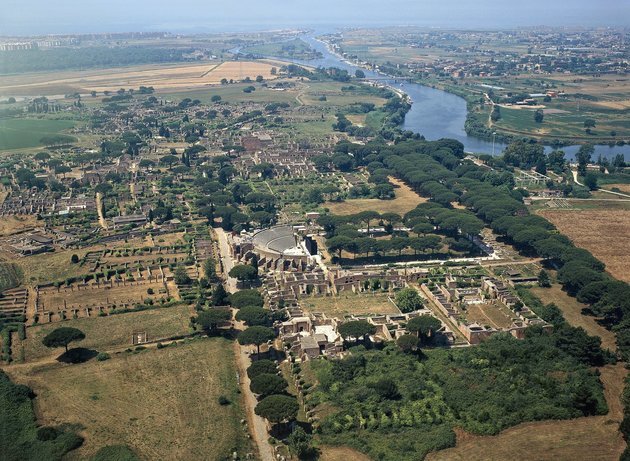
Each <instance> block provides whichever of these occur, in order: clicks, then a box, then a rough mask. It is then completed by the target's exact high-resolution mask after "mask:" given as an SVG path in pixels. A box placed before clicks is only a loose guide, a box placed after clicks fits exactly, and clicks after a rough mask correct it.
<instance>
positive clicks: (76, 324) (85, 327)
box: [14, 306, 192, 362]
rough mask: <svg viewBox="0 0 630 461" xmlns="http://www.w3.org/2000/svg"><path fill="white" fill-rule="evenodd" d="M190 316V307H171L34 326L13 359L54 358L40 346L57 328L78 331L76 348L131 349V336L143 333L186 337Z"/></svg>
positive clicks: (18, 344)
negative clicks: (81, 334)
mask: <svg viewBox="0 0 630 461" xmlns="http://www.w3.org/2000/svg"><path fill="white" fill-rule="evenodd" d="M191 313H192V311H191V308H190V307H189V306H172V307H165V308H159V309H149V310H144V311H139V312H128V313H125V314H117V315H110V316H107V317H94V318H79V319H70V320H66V321H65V322H63V323H61V324H60V323H53V324H43V325H34V326H32V327H29V328H28V329H27V338H26V339H25V340H22V341H19V340H16V343H15V346H14V352H15V356H16V357H20V356H23V357H24V360H25V361H26V362H32V361H37V360H39V359H43V358H45V357H50V356H51V355H54V353H55V352H53V351H51V350H50V349H48V348H46V347H45V346H44V345H43V344H42V338H44V336H46V335H47V334H48V333H50V332H51V331H52V330H54V329H55V328H58V327H59V326H64V327H73V328H78V329H79V330H81V331H83V332H84V333H85V339H84V340H83V341H81V343H80V344H79V343H77V346H80V347H85V348H88V349H90V348H94V349H105V350H111V349H122V348H126V347H131V344H132V342H131V336H132V333H133V332H146V333H147V339H148V340H149V341H155V340H158V339H162V338H170V337H173V336H180V335H184V334H187V333H188V332H189V330H190V328H189V323H190V316H191ZM22 350H23V351H24V352H22ZM56 352H58V351H56Z"/></svg>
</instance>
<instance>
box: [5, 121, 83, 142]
mask: <svg viewBox="0 0 630 461" xmlns="http://www.w3.org/2000/svg"><path fill="white" fill-rule="evenodd" d="M74 125H75V123H74V122H73V121H71V120H47V119H29V118H11V119H0V149H23V148H27V147H37V146H41V145H42V143H41V142H40V139H41V138H42V137H44V136H50V135H55V134H58V133H59V132H61V131H63V130H67V129H69V128H72V127H74Z"/></svg>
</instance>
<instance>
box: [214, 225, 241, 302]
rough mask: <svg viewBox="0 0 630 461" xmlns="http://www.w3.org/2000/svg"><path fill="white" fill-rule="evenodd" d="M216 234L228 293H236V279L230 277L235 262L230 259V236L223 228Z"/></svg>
mask: <svg viewBox="0 0 630 461" xmlns="http://www.w3.org/2000/svg"><path fill="white" fill-rule="evenodd" d="M215 232H216V233H217V240H218V241H219V257H220V258H221V262H222V263H223V273H224V275H225V280H226V283H225V290H226V291H227V292H228V293H234V292H235V291H237V288H236V279H235V278H233V277H229V276H228V272H230V269H232V267H234V261H233V260H232V258H231V257H230V248H229V244H228V236H227V234H226V233H225V231H224V230H223V229H221V228H217V229H215Z"/></svg>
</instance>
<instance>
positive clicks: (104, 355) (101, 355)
mask: <svg viewBox="0 0 630 461" xmlns="http://www.w3.org/2000/svg"><path fill="white" fill-rule="evenodd" d="M109 359H111V356H110V355H109V354H108V353H107V352H99V353H98V355H97V356H96V360H98V361H99V362H104V361H105V360H109Z"/></svg>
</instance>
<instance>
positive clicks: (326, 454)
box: [318, 445, 370, 461]
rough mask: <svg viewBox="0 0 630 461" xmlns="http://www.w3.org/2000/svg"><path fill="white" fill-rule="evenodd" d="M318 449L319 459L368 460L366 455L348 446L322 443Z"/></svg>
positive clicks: (321, 460) (333, 460)
mask: <svg viewBox="0 0 630 461" xmlns="http://www.w3.org/2000/svg"><path fill="white" fill-rule="evenodd" d="M320 450H321V454H320V456H319V458H318V459H319V461H370V458H369V457H368V456H366V455H364V454H363V453H360V452H358V451H356V450H353V449H352V448H349V447H332V446H330V445H324V446H322V447H320Z"/></svg>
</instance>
